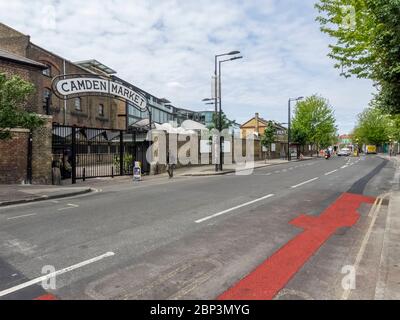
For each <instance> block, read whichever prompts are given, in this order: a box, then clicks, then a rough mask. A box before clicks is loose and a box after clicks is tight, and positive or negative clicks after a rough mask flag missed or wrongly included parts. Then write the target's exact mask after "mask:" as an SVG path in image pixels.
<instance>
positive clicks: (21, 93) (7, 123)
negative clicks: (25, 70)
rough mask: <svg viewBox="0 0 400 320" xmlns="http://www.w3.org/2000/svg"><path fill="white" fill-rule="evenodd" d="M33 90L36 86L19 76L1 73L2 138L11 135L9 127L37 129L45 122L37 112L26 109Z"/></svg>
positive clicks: (0, 112) (0, 132)
mask: <svg viewBox="0 0 400 320" xmlns="http://www.w3.org/2000/svg"><path fill="white" fill-rule="evenodd" d="M33 92H34V86H33V85H32V84H31V83H29V82H27V81H25V80H23V79H22V78H20V77H19V76H12V77H10V78H8V77H7V76H6V75H5V74H2V73H0V139H8V138H10V137H11V133H10V131H9V130H7V128H26V129H35V128H38V127H40V126H42V125H43V124H44V120H43V119H41V118H40V117H39V116H38V115H37V114H35V113H31V112H27V111H25V110H24V106H25V105H26V103H27V101H28V99H29V97H30V95H31V94H32V93H33Z"/></svg>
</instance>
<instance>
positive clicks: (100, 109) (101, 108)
mask: <svg viewBox="0 0 400 320" xmlns="http://www.w3.org/2000/svg"><path fill="white" fill-rule="evenodd" d="M99 116H100V117H104V104H99Z"/></svg>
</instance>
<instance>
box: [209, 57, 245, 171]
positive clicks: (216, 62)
mask: <svg viewBox="0 0 400 320" xmlns="http://www.w3.org/2000/svg"><path fill="white" fill-rule="evenodd" d="M236 54H240V51H231V52H228V53H223V54H217V55H215V65H214V78H215V79H214V81H215V88H214V89H215V92H214V94H215V97H214V100H215V101H214V103H215V128H218V127H219V126H218V58H220V57H225V56H234V55H236ZM216 146H217V145H215V147H216ZM218 169H219V166H218V163H217V161H216V163H215V171H218Z"/></svg>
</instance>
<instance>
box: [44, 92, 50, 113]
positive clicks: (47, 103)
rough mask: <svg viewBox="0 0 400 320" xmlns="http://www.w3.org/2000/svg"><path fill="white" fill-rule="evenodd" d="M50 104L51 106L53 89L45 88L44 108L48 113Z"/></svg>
mask: <svg viewBox="0 0 400 320" xmlns="http://www.w3.org/2000/svg"><path fill="white" fill-rule="evenodd" d="M50 106H51V90H50V89H48V88H45V89H44V90H43V109H44V110H45V113H46V114H47V115H49V114H50Z"/></svg>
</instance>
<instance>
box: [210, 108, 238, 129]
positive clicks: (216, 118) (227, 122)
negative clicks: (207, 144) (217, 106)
mask: <svg viewBox="0 0 400 320" xmlns="http://www.w3.org/2000/svg"><path fill="white" fill-rule="evenodd" d="M212 118H213V119H212V124H210V125H209V126H208V127H207V129H208V130H212V129H219V128H218V127H219V126H218V125H217V128H216V127H215V124H216V123H218V122H219V115H218V116H216V115H215V113H213V117H212ZM234 124H235V121H234V120H233V121H231V120H229V119H228V118H227V116H226V114H225V113H224V112H222V130H224V129H229V128H230V127H231V126H232V125H234Z"/></svg>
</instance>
